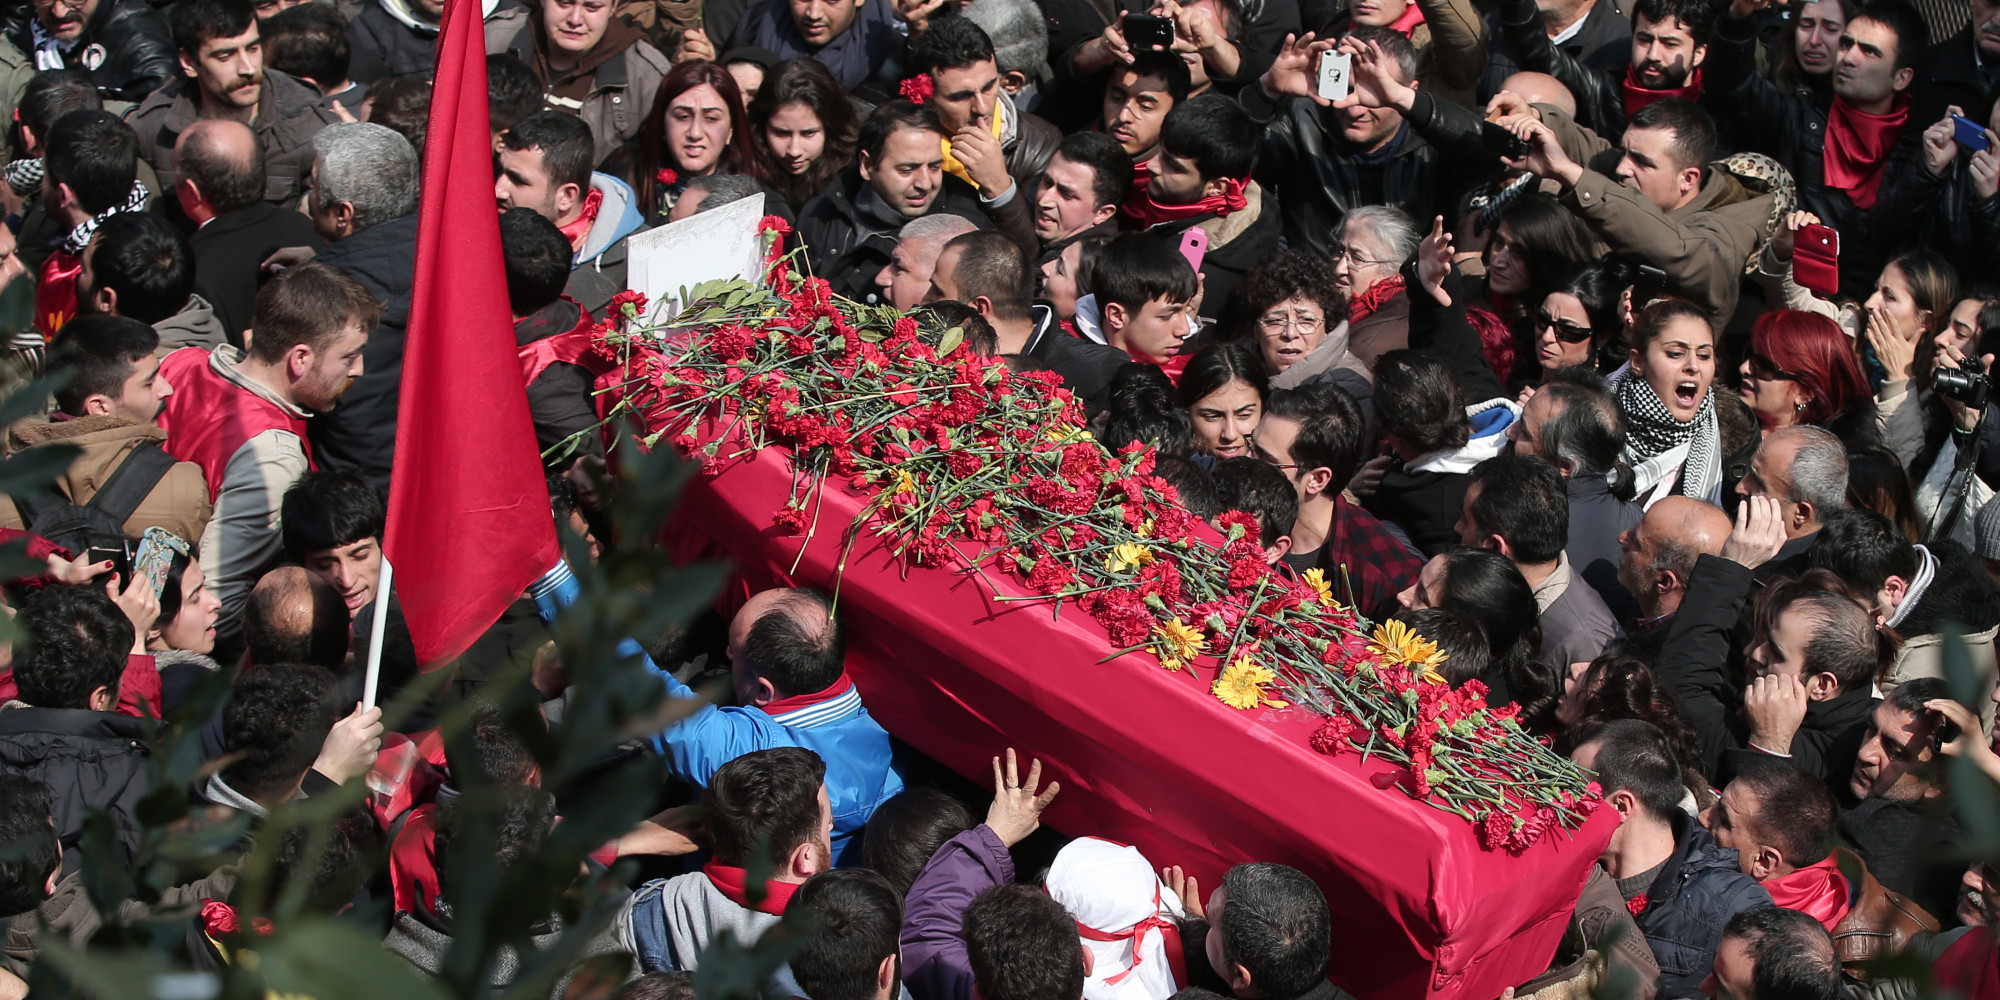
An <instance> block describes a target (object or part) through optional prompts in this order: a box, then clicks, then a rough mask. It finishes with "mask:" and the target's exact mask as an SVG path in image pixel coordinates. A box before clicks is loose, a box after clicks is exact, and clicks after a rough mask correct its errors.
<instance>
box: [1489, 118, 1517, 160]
mask: <svg viewBox="0 0 2000 1000" xmlns="http://www.w3.org/2000/svg"><path fill="white" fill-rule="evenodd" d="M1479 144H1480V145H1481V146H1483V147H1485V148H1486V151H1487V152H1489V153H1492V154H1493V155H1495V156H1503V157H1506V158H1507V159H1510V160H1518V159H1520V158H1521V157H1523V156H1526V155H1528V141H1527V140H1526V139H1523V138H1521V137H1520V136H1518V135H1515V134H1514V133H1512V132H1510V131H1508V130H1507V128H1506V127H1505V126H1503V125H1501V124H1500V123H1499V122H1480V123H1479Z"/></svg>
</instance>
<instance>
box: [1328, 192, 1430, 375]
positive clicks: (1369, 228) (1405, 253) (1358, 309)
mask: <svg viewBox="0 0 2000 1000" xmlns="http://www.w3.org/2000/svg"><path fill="white" fill-rule="evenodd" d="M1422 241H1423V234H1422V233H1420V232H1418V231H1417V224H1416V223H1415V222H1413V221H1412V220H1411V219H1410V216H1409V214H1408V213H1406V212H1404V211H1403V210H1402V209H1400V208H1393V207H1391V206H1388V205H1369V206H1366V207H1363V208H1357V209H1355V210H1353V211H1351V212H1349V213H1347V217H1346V218H1345V219H1342V220H1341V223H1340V234H1339V240H1338V241H1337V242H1336V243H1334V245H1333V290H1334V294H1335V295H1337V296H1339V297H1340V302H1341V305H1342V307H1343V311H1344V312H1345V313H1346V318H1347V340H1348V348H1349V350H1352V351H1353V352H1354V355H1355V356H1356V357H1358V358H1360V359H1361V361H1362V363H1364V364H1366V365H1368V366H1370V367H1371V368H1372V367H1373V366H1374V364H1375V359H1376V358H1378V357H1380V356H1382V355H1383V354H1385V353H1387V352H1389V351H1394V350H1398V349H1401V348H1404V347H1408V346H1410V298H1409V296H1408V295H1407V294H1405V292H1404V289H1403V275H1402V270H1403V263H1404V262H1405V261H1408V260H1409V259H1410V258H1411V256H1413V255H1415V254H1416V252H1417V245H1418V244H1419V243H1421V242H1422Z"/></svg>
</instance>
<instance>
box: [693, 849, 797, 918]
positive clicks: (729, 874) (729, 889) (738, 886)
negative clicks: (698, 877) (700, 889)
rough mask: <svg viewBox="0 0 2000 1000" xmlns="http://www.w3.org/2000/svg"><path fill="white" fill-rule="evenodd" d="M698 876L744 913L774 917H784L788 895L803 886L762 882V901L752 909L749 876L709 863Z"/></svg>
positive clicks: (788, 903) (712, 861)
mask: <svg viewBox="0 0 2000 1000" xmlns="http://www.w3.org/2000/svg"><path fill="white" fill-rule="evenodd" d="M701 873H702V874H703V875H705V876H707V877H708V884H709V885H712V886H714V887H715V891H717V892H719V893H722V894H723V895H724V896H726V897H728V899H729V901H730V902H732V903H735V904H736V905H737V906H740V907H743V908H744V909H746V910H756V911H757V912H758V913H768V914H770V915H771V916H774V917H782V916H784V915H785V907H786V906H789V905H791V902H792V894H793V893H796V892H798V891H799V887H800V886H802V885H804V884H805V883H803V882H779V881H777V880H775V879H765V880H764V899H763V901H762V902H760V903H758V904H757V905H756V906H751V905H750V893H749V888H750V873H749V872H746V871H744V870H743V869H741V868H731V867H729V866H728V865H725V864H723V863H722V862H720V861H715V860H710V861H709V863H708V864H705V865H702V866H701Z"/></svg>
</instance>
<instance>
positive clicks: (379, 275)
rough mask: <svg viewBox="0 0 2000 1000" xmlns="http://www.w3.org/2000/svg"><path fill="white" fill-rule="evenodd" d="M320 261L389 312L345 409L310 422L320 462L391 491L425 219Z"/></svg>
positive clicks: (338, 246) (369, 232)
mask: <svg viewBox="0 0 2000 1000" xmlns="http://www.w3.org/2000/svg"><path fill="white" fill-rule="evenodd" d="M319 260H320V262H321V263H324V264H328V265H331V266H333V267H337V268H339V269H340V270H342V271H344V272H346V273H347V275H348V276H349V277H351V278H353V279H354V280H356V281H359V282H361V285H362V287H364V288H366V289H368V294H370V295H373V296H375V297H376V298H377V299H379V300H381V301H382V303H383V306H384V308H383V310H382V321H381V322H380V323H377V324H375V329H373V330H370V331H368V346H367V347H366V348H364V349H363V350H362V353H361V364H362V369H361V377H360V378H359V379H357V380H355V383H354V386H353V388H350V389H348V390H347V392H346V394H345V395H343V396H341V397H340V403H339V404H338V405H336V406H335V407H334V408H333V409H331V410H329V411H327V412H325V413H321V414H317V415H315V416H314V417H313V418H312V420H310V421H308V422H307V424H308V428H309V430H310V433H311V436H312V449H313V457H314V458H316V459H318V461H319V464H320V467H321V468H326V469H353V470H355V471H357V472H360V473H361V474H363V475H365V476H367V477H368V478H369V480H370V481H371V482H373V483H374V484H375V486H376V488H377V489H380V490H384V491H386V490H388V488H389V463H390V462H391V461H393V460H394V459H395V456H396V407H397V403H398V401H399V396H400V394H401V393H402V388H403V338H404V337H405V336H406V335H407V333H408V329H409V325H410V286H411V285H412V284H413V283H415V281H416V274H417V213H415V212H411V213H410V214H408V215H405V216H400V217H398V218H394V219H390V220H389V221H387V222H384V223H381V224H379V225H374V226H370V227H368V228H367V229H363V230H362V231H360V232H358V233H355V234H354V235H352V236H349V237H347V238H346V239H343V240H341V241H340V242H338V243H335V244H333V245H332V246H329V247H327V248H326V250H324V251H323V252H321V253H320V255H319ZM464 402H465V404H466V405H476V404H474V403H473V402H472V401H470V400H467V401H464Z"/></svg>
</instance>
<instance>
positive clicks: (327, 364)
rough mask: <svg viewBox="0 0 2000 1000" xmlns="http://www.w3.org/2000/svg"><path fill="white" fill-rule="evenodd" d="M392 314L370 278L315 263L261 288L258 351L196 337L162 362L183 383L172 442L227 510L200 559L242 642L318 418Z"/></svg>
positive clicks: (229, 635)
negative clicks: (309, 426) (244, 616)
mask: <svg viewBox="0 0 2000 1000" xmlns="http://www.w3.org/2000/svg"><path fill="white" fill-rule="evenodd" d="M381 314H382V304H381V303H380V302H378V301H377V300H376V299H375V297H374V296H373V295H370V294H369V293H368V290H367V289H365V288H363V287H362V286H361V283H360V282H358V281H355V280H354V279H353V278H350V277H348V276H347V275H345V274H342V273H341V272H340V271H337V270H335V269H334V268H331V267H328V266H327V265H325V264H320V263H307V264H303V265H300V266H298V267H294V268H290V269H288V270H286V271H285V272H284V273H282V274H280V275H278V276H277V277H275V278H273V279H271V280H270V281H269V282H268V283H266V284H265V286H264V288H263V290H262V291H260V292H258V293H257V311H256V313H255V315H254V317H253V318H252V320H251V338H250V342H249V346H248V348H247V349H243V350H239V349H237V348H234V347H230V346H229V345H227V344H225V345H222V346H220V347H217V348H216V349H215V350H214V351H213V352H209V351H204V350H202V349H200V348H198V347H185V348H182V349H180V350H178V351H175V352H174V353H172V354H169V355H167V359H166V360H165V361H162V362H161V363H160V375H161V377H163V378H165V379H167V381H168V382H170V383H171V384H172V385H173V387H174V390H175V391H174V393H173V394H172V395H170V396H168V397H167V407H166V410H165V411H164V412H162V413H161V415H160V425H161V426H162V427H165V428H166V429H167V451H168V452H169V453H170V454H172V455H173V456H174V457H175V458H178V459H180V460H182V461H185V462H193V463H195V464H196V465H198V466H200V467H201V470H202V474H203V476H204V478H206V480H207V483H208V492H209V496H210V498H211V499H212V500H213V501H214V504H215V514H214V516H213V517H212V518H210V520H209V522H208V530H207V531H205V532H203V533H202V536H201V550H200V553H199V559H200V560H201V566H202V569H204V570H206V571H207V573H208V589H209V592H210V593H212V594H214V595H215V596H216V598H217V599H219V600H220V601H221V602H222V617H221V618H220V619H218V621H217V626H216V627H217V630H218V634H219V635H220V636H222V637H223V639H224V640H226V641H233V639H234V637H235V635H236V634H237V631H238V629H239V628H240V623H239V618H238V615H239V613H240V612H241V611H242V608H243V603H244V601H245V600H246V599H248V597H249V595H250V588H251V587H252V586H254V585H255V584H256V582H257V579H258V577H260V576H262V575H263V574H264V571H265V570H267V569H270V568H271V567H273V566H275V565H277V564H278V563H279V562H280V561H282V559H283V555H284V552H283V545H282V541H283V539H282V536H281V534H280V517H279V503H280V499H281V498H282V497H283V496H284V495H285V491H286V490H287V489H289V488H290V487H291V485H292V484H293V483H295V482H297V481H298V480H299V477H301V476H303V475H305V473H306V469H307V468H309V467H310V466H311V465H312V464H313V459H312V452H311V449H310V446H309V445H308V444H307V442H306V423H307V421H308V420H309V419H310V418H312V417H313V416H314V415H315V414H324V413H326V412H328V411H331V410H333V409H334V408H335V406H336V405H337V404H338V402H339V400H340V397H341V394H342V393H345V392H346V391H347V390H348V388H349V387H351V386H352V385H354V383H355V380H356V379H358V378H360V377H361V373H362V367H363V366H362V358H361V352H362V348H364V347H365V346H367V344H368V331H369V329H370V328H371V327H373V326H374V325H375V324H376V322H377V320H379V319H380V317H381Z"/></svg>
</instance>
